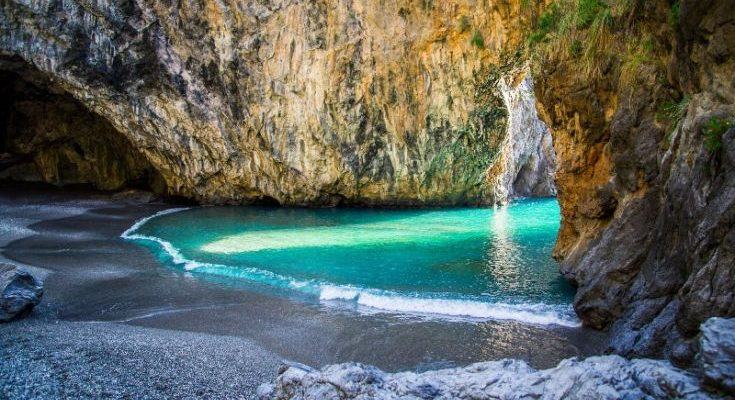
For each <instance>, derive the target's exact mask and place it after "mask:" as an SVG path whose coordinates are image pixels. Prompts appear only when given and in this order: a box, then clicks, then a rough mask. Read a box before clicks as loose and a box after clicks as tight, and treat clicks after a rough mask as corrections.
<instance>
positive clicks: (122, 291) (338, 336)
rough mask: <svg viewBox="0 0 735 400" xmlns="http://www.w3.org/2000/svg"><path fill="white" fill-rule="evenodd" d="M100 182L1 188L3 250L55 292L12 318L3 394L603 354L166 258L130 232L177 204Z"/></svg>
mask: <svg viewBox="0 0 735 400" xmlns="http://www.w3.org/2000/svg"><path fill="white" fill-rule="evenodd" d="M143 200H144V199H141V198H140V197H136V196H119V195H118V196H113V195H110V194H105V193H99V192H94V191H90V190H86V189H78V190H69V189H65V190H64V191H59V190H56V189H53V188H49V187H44V186H33V185H30V186H29V185H24V186H18V185H13V186H7V185H5V186H2V187H0V220H1V221H2V222H1V223H0V251H1V253H0V254H1V256H2V258H3V259H5V260H8V261H10V262H13V263H15V264H17V265H20V266H22V267H25V268H27V269H28V270H29V271H31V272H32V273H34V274H36V275H37V276H39V277H40V278H42V279H43V280H44V286H45V294H44V298H43V301H42V303H41V304H40V305H39V306H38V307H37V308H36V309H35V310H34V312H33V313H32V314H31V315H30V316H29V317H28V318H26V319H24V320H22V321H16V322H12V323H7V324H3V325H0V359H1V360H2V363H0V397H3V398H10V399H15V398H65V397H74V398H79V397H82V398H121V397H132V398H140V397H147V398H162V397H167V398H170V397H206V398H252V397H253V396H254V391H255V388H257V386H258V385H259V384H260V383H262V382H264V381H268V380H272V379H273V377H274V376H275V375H276V373H277V370H278V367H279V365H281V364H282V363H283V362H284V361H293V362H300V363H304V364H307V365H310V366H314V367H320V366H323V365H326V364H332V363H337V362H345V361H357V362H365V363H369V364H373V365H376V366H378V367H379V368H382V369H384V370H386V371H403V370H414V371H422V370H429V369H436V368H442V367H451V366H463V365H467V364H470V363H473V362H477V361H487V360H496V359H502V358H520V359H524V360H526V361H528V362H529V363H531V364H532V365H534V366H536V367H538V368H546V367H550V366H553V365H555V364H556V363H557V362H558V361H559V360H561V359H564V358H568V357H574V356H586V355H591V354H599V353H600V352H601V351H602V350H603V349H602V343H604V337H603V335H602V334H600V333H599V332H595V331H590V330H587V329H582V328H562V327H555V326H537V325H529V324H522V323H516V322H501V321H486V322H448V321H438V320H432V319H412V318H405V317H398V316H394V315H390V314H381V313H377V314H374V315H361V314H357V313H355V312H353V311H350V310H340V309H338V308H334V307H325V306H324V305H321V304H318V303H314V302H309V301H306V300H305V299H300V298H299V297H298V296H297V295H288V294H286V295H276V294H273V293H272V290H269V288H266V287H261V286H258V285H255V284H249V283H247V282H233V281H231V280H229V281H228V280H218V279H214V278H205V277H203V276H200V275H197V274H192V273H186V272H183V271H178V270H173V269H170V268H167V267H165V266H163V265H161V264H160V263H159V262H158V261H157V259H156V258H155V256H154V255H153V254H151V252H150V250H148V249H146V248H144V247H141V246H138V245H136V244H134V243H132V242H129V241H125V240H123V239H121V238H120V234H121V233H122V232H123V231H125V230H126V229H127V228H129V227H130V226H131V225H132V224H133V223H134V222H135V221H136V220H138V219H140V218H143V217H145V216H148V215H152V214H154V213H156V212H159V211H161V210H164V209H167V208H170V207H176V206H177V205H176V204H170V203H163V202H158V201H156V202H150V203H149V202H145V201H143Z"/></svg>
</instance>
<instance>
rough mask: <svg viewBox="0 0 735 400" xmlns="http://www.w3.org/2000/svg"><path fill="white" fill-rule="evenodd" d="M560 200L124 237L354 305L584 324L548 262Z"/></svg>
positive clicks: (327, 215) (254, 217) (198, 222)
mask: <svg viewBox="0 0 735 400" xmlns="http://www.w3.org/2000/svg"><path fill="white" fill-rule="evenodd" d="M559 219H560V216H559V207H558V204H557V202H556V200H555V199H537V200H524V201H520V202H517V203H514V204H512V205H510V206H507V207H501V208H498V209H495V210H493V209H476V208H473V209H450V210H375V209H284V208H263V207H201V208H192V209H187V210H181V211H179V210H168V211H167V212H164V213H159V214H158V215H156V216H154V217H152V218H147V219H145V220H143V221H139V222H138V223H136V225H135V226H133V227H132V228H131V229H129V230H128V231H127V232H125V233H124V234H123V237H125V238H127V239H131V240H135V241H136V242H139V243H141V244H143V245H146V246H149V247H151V248H152V249H154V251H156V252H157V253H158V255H159V256H160V257H161V258H162V260H164V262H166V263H168V264H169V265H170V266H172V267H175V268H180V269H182V270H188V271H190V272H192V273H195V274H211V275H217V276H220V277H227V278H231V279H233V280H247V281H252V282H258V283H264V284H267V285H270V286H271V287H274V288H278V289H279V290H280V291H283V289H286V290H287V291H295V292H298V293H301V294H305V295H307V296H310V297H312V298H313V299H314V300H315V301H318V302H320V303H321V304H324V305H330V304H332V305H339V306H341V307H345V306H346V307H352V308H354V309H355V310H357V311H358V312H376V311H377V312H389V313H396V314H411V315H426V316H434V317H447V318H464V319H467V318H470V319H514V320H520V321H525V322H529V323H539V324H561V325H568V326H576V325H577V324H578V322H577V319H576V317H575V316H574V314H573V312H572V310H571V307H570V303H571V300H572V298H573V296H574V289H573V288H572V287H571V286H570V285H569V284H568V283H567V282H566V281H564V280H563V279H562V278H561V276H560V275H559V273H558V270H557V265H556V263H555V262H554V260H553V259H552V258H551V250H552V248H553V246H554V241H555V239H556V233H557V230H558V228H559Z"/></svg>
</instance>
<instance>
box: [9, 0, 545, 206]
mask: <svg viewBox="0 0 735 400" xmlns="http://www.w3.org/2000/svg"><path fill="white" fill-rule="evenodd" d="M520 10H521V4H520V2H516V1H509V2H497V3H496V2H491V3H477V2H475V1H469V0H465V1H452V2H437V1H422V2H413V1H407V0H405V1H404V0H397V1H388V2H381V3H380V6H376V4H374V2H373V1H370V0H360V1H324V0H322V1H305V0H301V1H297V0H271V1H256V0H247V1H224V2H222V1H212V0H197V1H187V2H179V3H167V2H159V1H97V2H91V3H90V2H86V1H64V2H58V1H51V0H10V1H5V2H3V3H1V4H0V54H2V55H5V56H6V57H19V58H20V59H22V60H24V61H25V62H26V63H27V68H28V69H29V70H38V71H39V72H40V73H41V74H44V75H46V76H47V77H49V78H51V79H53V81H54V84H55V85H57V86H58V87H59V88H62V89H63V90H64V91H66V92H67V93H69V94H70V95H71V96H73V97H74V98H76V99H77V100H78V101H79V102H80V103H81V104H83V105H84V106H85V107H87V108H88V109H89V110H90V111H91V112H93V113H95V114H97V115H99V116H101V117H102V118H103V119H105V120H107V121H108V122H109V123H110V124H111V126H112V127H114V129H115V130H116V131H118V132H119V133H120V134H121V135H123V136H124V140H122V139H121V140H120V141H121V142H122V141H127V142H130V144H131V145H132V147H133V148H134V149H135V150H136V151H138V152H139V153H140V154H141V155H142V156H143V158H144V160H142V161H145V163H146V164H150V165H151V166H152V167H153V168H154V169H155V170H156V171H157V173H158V174H160V176H161V177H162V180H163V184H161V185H160V186H161V187H164V186H165V190H167V191H168V193H170V194H176V195H182V196H187V197H190V198H194V199H196V200H199V201H203V202H214V203H222V202H225V203H246V202H250V201H253V200H258V199H262V200H275V201H277V202H279V203H281V204H287V205H298V204H306V205H333V204H337V203H341V202H342V203H358V204H397V205H420V204H435V205H438V204H472V203H474V204H480V203H492V202H494V201H495V198H494V193H495V190H494V187H493V185H494V184H495V183H496V181H497V180H496V179H495V176H496V175H497V174H501V173H503V172H504V171H502V170H501V169H500V167H496V168H495V169H492V167H493V166H494V165H495V164H496V161H497V159H498V157H499V152H500V151H501V150H500V147H501V145H502V144H503V143H504V141H505V135H506V124H507V112H506V110H505V108H504V107H503V103H502V100H501V98H500V96H499V92H498V90H497V88H496V87H495V82H494V81H489V77H490V76H491V75H490V74H489V73H488V71H489V69H491V67H492V66H493V65H496V64H499V62H500V53H501V49H505V48H512V47H515V46H516V45H517V44H518V43H520V41H521V40H522V30H521V29H520V28H518V26H519V24H520V23H521V21H523V20H524V18H523V17H522V16H521V13H520ZM15 72H16V73H20V74H25V73H26V71H25V70H15ZM101 159H102V161H104V160H105V158H104V157H102V158H101ZM36 164H37V165H38V163H36ZM40 168H41V169H43V166H41V167H40ZM124 170H125V171H126V172H125V173H128V172H129V171H132V170H134V168H132V169H131V168H128V169H125V168H124ZM41 174H42V175H43V174H46V171H45V170H44V171H41ZM116 175H119V173H116ZM527 176H528V174H527ZM524 179H525V178H524ZM523 186H524V188H525V187H528V188H531V189H533V187H535V184H534V183H533V182H528V183H523Z"/></svg>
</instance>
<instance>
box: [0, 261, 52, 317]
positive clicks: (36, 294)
mask: <svg viewBox="0 0 735 400" xmlns="http://www.w3.org/2000/svg"><path fill="white" fill-rule="evenodd" d="M42 295H43V285H42V284H41V282H40V281H39V280H38V279H36V278H34V277H33V275H31V274H29V273H28V272H25V271H22V270H20V269H18V267H16V266H15V265H12V264H7V263H0V322H7V321H11V320H13V319H15V318H19V317H22V316H24V315H25V314H27V313H29V312H30V311H31V310H32V309H33V307H35V306H36V305H37V304H38V303H39V302H40V301H41V296H42Z"/></svg>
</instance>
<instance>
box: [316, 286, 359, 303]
mask: <svg viewBox="0 0 735 400" xmlns="http://www.w3.org/2000/svg"><path fill="white" fill-rule="evenodd" d="M359 294H360V293H359V292H358V291H357V289H355V288H351V287H348V286H332V285H322V287H321V291H320V292H319V300H323V301H329V300H355V299H356V298H357V296H358V295H359Z"/></svg>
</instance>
